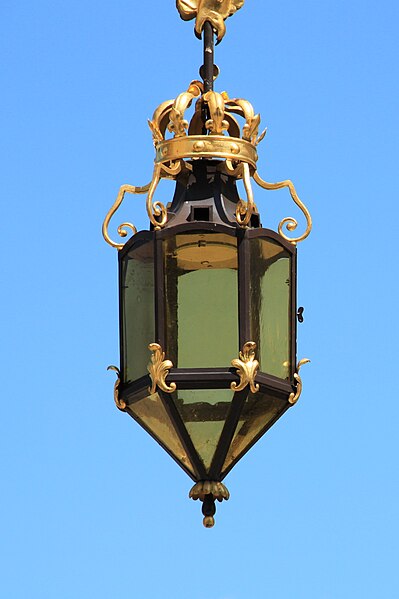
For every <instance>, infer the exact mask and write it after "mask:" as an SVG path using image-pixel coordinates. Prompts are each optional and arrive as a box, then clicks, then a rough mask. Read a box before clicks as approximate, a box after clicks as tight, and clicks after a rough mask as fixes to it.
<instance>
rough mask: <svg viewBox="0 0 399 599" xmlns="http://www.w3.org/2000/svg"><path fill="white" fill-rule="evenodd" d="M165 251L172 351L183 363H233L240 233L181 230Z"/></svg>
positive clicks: (178, 364)
mask: <svg viewBox="0 0 399 599" xmlns="http://www.w3.org/2000/svg"><path fill="white" fill-rule="evenodd" d="M164 255H165V272H166V275H165V276H166V302H165V305H166V335H167V343H166V348H167V350H166V351H167V355H168V357H169V358H170V359H171V360H172V362H173V364H174V365H175V366H176V367H177V368H190V367H194V368H207V367H211V368H218V367H220V368H222V367H229V366H230V361H231V359H232V357H233V356H235V355H236V353H237V350H238V278H237V241H236V238H235V237H232V236H230V235H225V234H219V233H190V234H183V235H177V236H176V237H172V238H170V239H167V240H166V241H165V242H164ZM221 339H223V343H221Z"/></svg>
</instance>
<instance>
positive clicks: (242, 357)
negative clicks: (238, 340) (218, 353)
mask: <svg viewBox="0 0 399 599" xmlns="http://www.w3.org/2000/svg"><path fill="white" fill-rule="evenodd" d="M255 349H256V343H254V342H253V341H248V342H247V343H245V344H244V346H243V348H242V351H240V353H239V357H238V358H235V359H234V360H232V361H231V365H232V366H233V368H237V374H238V376H239V377H240V382H239V383H238V384H237V383H236V382H235V381H233V382H232V383H231V386H230V387H231V389H232V390H233V391H242V390H243V389H245V387H246V386H247V385H249V388H250V390H251V392H252V393H257V392H258V391H259V385H258V384H257V383H255V377H256V374H257V372H258V370H259V362H258V360H256V359H255Z"/></svg>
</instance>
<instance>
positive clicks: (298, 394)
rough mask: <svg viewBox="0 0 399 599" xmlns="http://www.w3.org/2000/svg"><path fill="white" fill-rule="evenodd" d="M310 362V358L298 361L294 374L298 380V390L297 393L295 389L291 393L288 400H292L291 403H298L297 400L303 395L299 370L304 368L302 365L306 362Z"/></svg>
mask: <svg viewBox="0 0 399 599" xmlns="http://www.w3.org/2000/svg"><path fill="white" fill-rule="evenodd" d="M309 362H310V360H309V358H303V359H302V360H300V361H299V362H298V365H297V371H296V373H295V374H294V379H295V380H296V383H297V385H296V391H295V393H294V391H293V392H292V393H291V394H290V396H289V398H288V401H289V402H290V404H291V405H294V404H296V402H297V401H298V399H299V398H300V397H301V393H302V379H301V377H300V376H299V371H300V369H301V368H302V366H303V365H304V364H309Z"/></svg>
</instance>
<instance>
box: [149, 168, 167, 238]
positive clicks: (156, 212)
mask: <svg viewBox="0 0 399 599" xmlns="http://www.w3.org/2000/svg"><path fill="white" fill-rule="evenodd" d="M161 172H162V164H156V165H155V166H154V173H153V176H152V181H151V183H150V188H149V190H148V196H147V214H148V218H149V219H150V221H151V223H152V224H153V225H154V229H155V230H156V231H158V230H159V229H162V228H163V227H164V226H165V225H166V223H167V222H168V212H167V210H166V208H165V206H164V205H163V204H162V202H158V201H157V202H154V203H153V202H152V198H153V197H154V193H155V190H156V188H157V187H158V183H159V181H160V179H161Z"/></svg>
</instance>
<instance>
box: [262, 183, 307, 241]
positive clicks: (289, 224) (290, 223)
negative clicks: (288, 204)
mask: <svg viewBox="0 0 399 599" xmlns="http://www.w3.org/2000/svg"><path fill="white" fill-rule="evenodd" d="M253 177H254V181H255V182H256V183H257V184H258V185H259V186H260V187H263V189H268V190H274V189H283V188H284V187H288V189H289V190H290V194H291V197H292V199H293V200H294V202H295V204H296V205H297V206H298V208H300V210H302V212H303V214H304V216H305V218H306V223H307V227H306V231H305V233H303V234H302V235H300V236H299V237H287V235H285V233H284V232H283V227H284V225H285V226H286V229H287V230H288V231H295V229H296V228H297V226H298V222H297V221H296V220H295V218H293V217H292V216H287V217H286V218H283V220H282V221H281V222H280V224H279V226H278V232H279V234H280V235H281V237H283V238H284V239H286V240H287V241H289V242H290V243H293V244H296V243H298V242H299V241H303V240H304V239H306V237H308V235H309V234H310V232H311V230H312V217H311V216H310V212H309V210H308V209H307V208H306V206H305V204H303V203H302V202H301V200H300V199H299V197H298V195H297V193H296V190H295V187H294V184H293V183H292V181H290V180H289V179H287V180H286V181H280V182H279V183H268V182H267V181H264V180H263V179H262V178H261V177H260V176H259V174H258V172H257V171H255V173H254V175H253Z"/></svg>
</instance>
